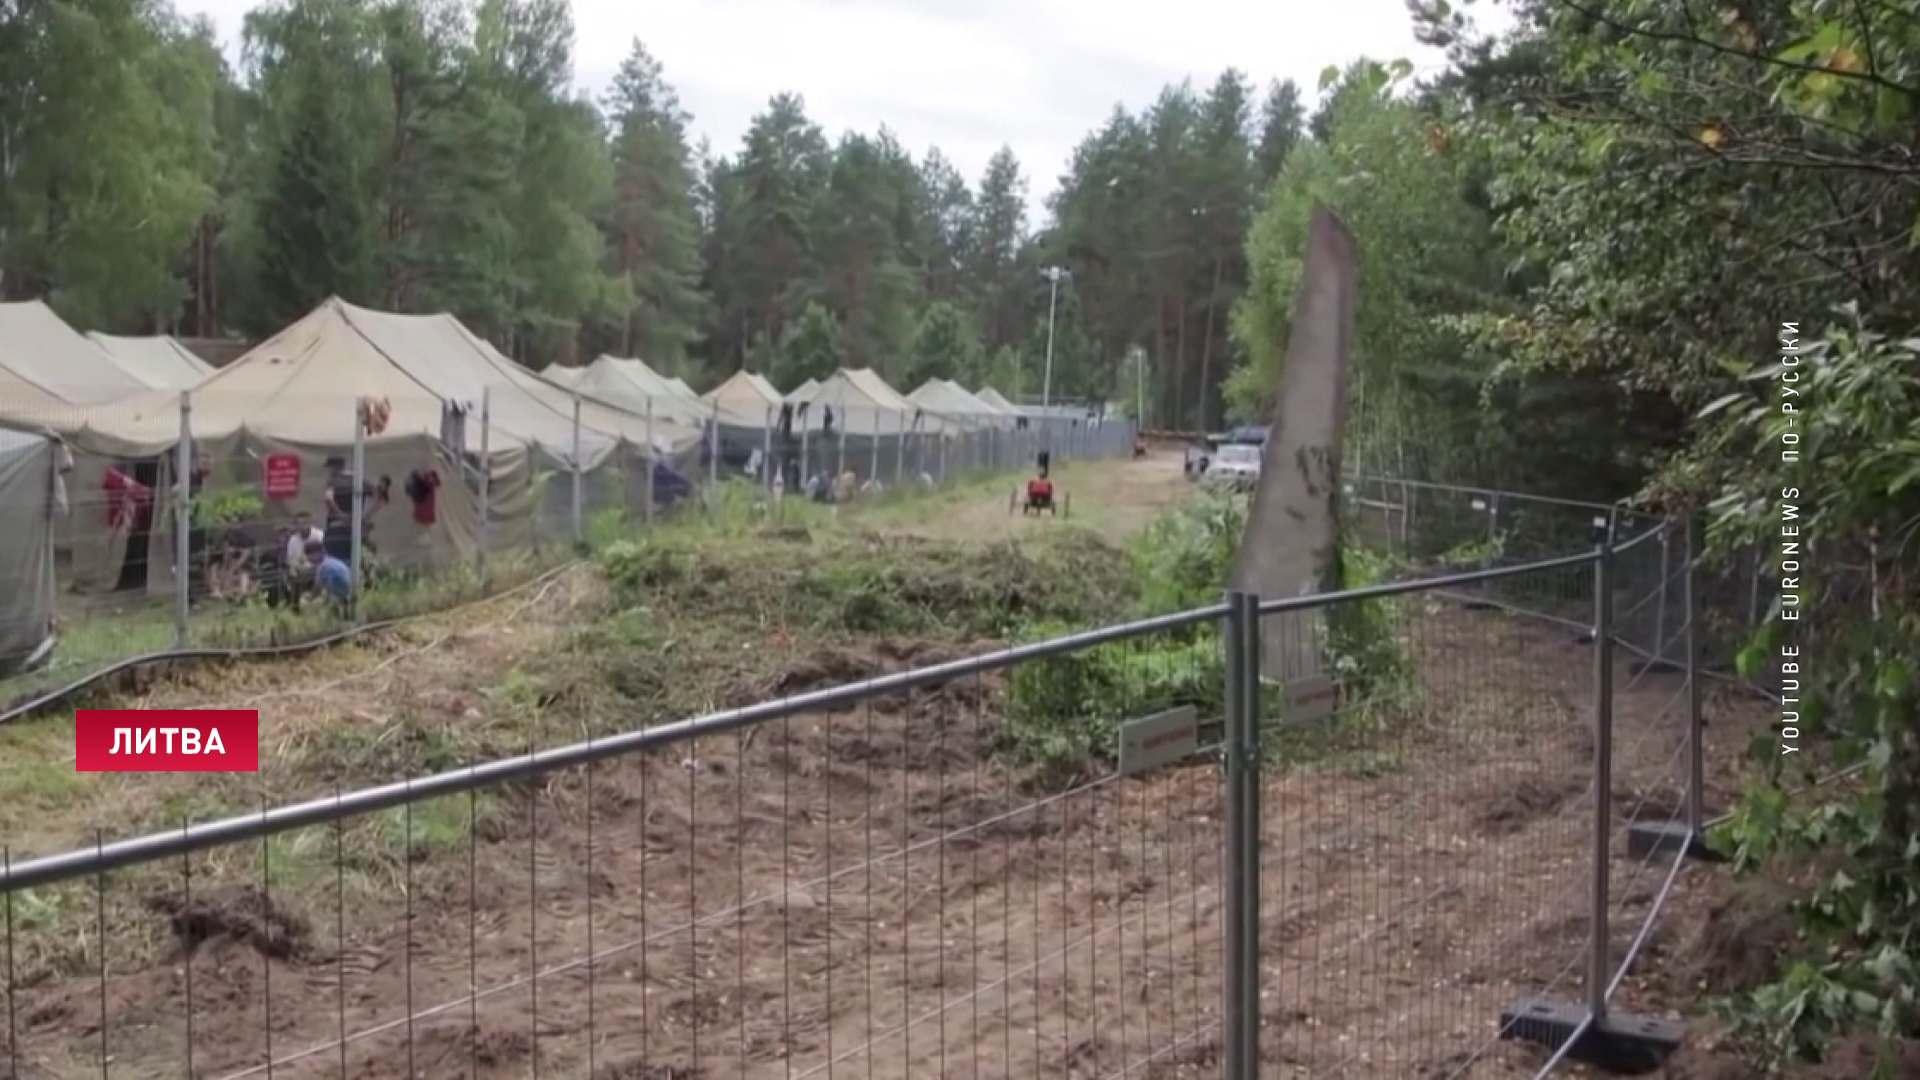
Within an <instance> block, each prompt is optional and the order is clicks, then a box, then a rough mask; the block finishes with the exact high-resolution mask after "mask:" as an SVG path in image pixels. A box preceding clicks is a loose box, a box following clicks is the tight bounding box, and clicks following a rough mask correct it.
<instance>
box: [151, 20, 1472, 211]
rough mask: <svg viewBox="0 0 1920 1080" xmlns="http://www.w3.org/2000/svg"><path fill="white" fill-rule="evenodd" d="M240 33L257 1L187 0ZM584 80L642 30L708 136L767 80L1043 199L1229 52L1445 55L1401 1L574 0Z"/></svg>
mask: <svg viewBox="0 0 1920 1080" xmlns="http://www.w3.org/2000/svg"><path fill="white" fill-rule="evenodd" d="M179 2H180V3H181V4H182V7H183V10H185V11H188V12H203V13H205V14H207V15H210V16H212V17H213V20H214V22H215V23H216V25H217V26H218V27H219V30H220V32H221V34H222V35H223V36H224V37H226V38H227V39H228V40H229V41H231V40H232V39H234V38H235V37H237V36H238V34H239V32H240V23H241V17H242V16H243V15H244V13H245V12H246V11H247V9H248V8H249V7H251V6H253V4H252V3H250V2H249V0H179ZM573 10H574V19H575V21H576V23H577V26H578V30H579V43H578V46H577V48H576V51H575V64H576V72H577V76H578V79H579V81H580V83H581V85H582V86H583V88H585V89H587V90H589V91H592V92H594V93H596V94H597V93H598V92H599V91H600V90H601V89H602V88H603V87H605V86H606V84H607V82H608V81H609V80H610V78H611V76H612V74H613V72H614V70H615V69H616V68H617V67H618V66H619V63H620V60H621V58H622V57H623V56H625V54H626V52H627V47H628V43H629V42H631V41H632V40H633V39H634V38H636V37H637V38H639V39H640V40H642V41H644V42H645V43H646V45H647V48H648V49H650V50H651V51H652V52H653V54H654V55H655V56H656V57H658V58H659V60H660V62H661V64H662V65H664V66H665V68H666V76H667V79H668V81H669V82H671V83H672V84H673V85H674V86H675V87H676V88H677V89H678V90H679V92H680V95H681V98H682V99H683V101H684V102H685V104H686V106H687V108H688V109H689V111H691V112H692V113H693V116H694V129H695V132H696V133H697V134H698V135H704V136H706V137H707V138H708V139H710V140H711V141H712V143H713V145H714V147H715V148H716V149H717V150H720V151H722V152H732V151H733V150H734V149H735V148H736V147H737V146H738V145H739V142H740V138H741V136H742V135H743V134H744V133H745V132H746V129H747V124H748V121H749V120H750V119H751V118H752V117H753V115H754V114H755V113H756V112H758V111H760V109H761V108H762V107H763V106H764V105H765V104H766V101H767V99H768V98H769V97H771V96H772V95H774V94H776V93H779V92H781V91H793V92H797V93H799V94H801V95H802V96H804V97H805V99H806V102H807V108H808V112H809V113H810V114H811V115H812V116H813V118H814V120H815V121H817V122H818V123H820V124H821V125H822V126H823V127H824V128H825V129H826V130H827V132H828V133H829V134H830V135H833V136H837V135H838V134H839V133H840V132H843V131H846V130H850V129H851V130H860V131H873V130H875V129H877V128H879V127H880V126H881V125H882V124H885V125H886V126H887V127H889V128H891V129H892V130H893V131H894V133H895V134H896V135H897V136H899V138H900V139H901V141H902V142H903V143H905V144H906V145H907V146H909V147H910V148H912V149H913V150H914V152H915V153H916V154H918V153H922V152H924V151H925V150H926V149H927V148H928V147H931V146H938V147H939V148H940V149H941V150H942V151H943V152H944V153H945V154H946V155H947V156H948V158H950V159H951V160H952V161H953V162H954V163H955V164H956V165H957V166H959V167H960V169H961V170H962V171H964V172H965V173H966V174H967V175H968V176H969V177H971V178H973V179H974V180H976V181H977V180H978V179H979V177H980V175H981V173H982V172H983V171H984V169H985V167H986V163H987V159H988V158H989V157H990V156H992V154H993V152H994V151H995V150H996V149H997V148H999V147H1000V146H1001V145H1002V144H1006V145H1009V146H1012V147H1013V150H1014V153H1015V154H1017V155H1018V156H1019V158H1020V162H1021V165H1022V166H1023V168H1024V170H1025V172H1026V174H1027V177H1028V179H1029V184H1030V191H1029V193H1028V195H1029V201H1030V203H1031V204H1032V205H1033V206H1034V207H1035V208H1036V209H1037V208H1038V207H1039V206H1040V205H1041V204H1042V202H1043V200H1044V197H1045V195H1046V194H1047V192H1049V191H1051V190H1052V189H1053V188H1054V187H1055V186H1056V184H1057V182H1058V179H1059V176H1060V174H1061V172H1062V171H1063V170H1064V169H1065V167H1066V164H1067V161H1068V158H1069V155H1070V154H1071V152H1072V150H1073V147H1074V144H1075V143H1077V142H1078V141H1079V140H1080V139H1081V137H1082V136H1084V135H1086V134H1087V132H1088V131H1090V130H1091V129H1093V128H1094V127H1096V126H1098V125H1099V124H1100V123H1101V122H1102V121H1103V120H1104V119H1105V118H1106V116H1107V114H1108V113H1109V112H1110V111H1111V110H1112V108H1113V106H1114V104H1115V103H1116V102H1121V103H1125V104H1126V105H1127V106H1128V107H1129V108H1138V107H1140V106H1143V105H1145V104H1147V103H1148V102H1150V101H1152V99H1153V98H1154V96H1155V95H1156V94H1158V93H1159V91H1160V88H1161V87H1162V86H1164V85H1166V84H1167V83H1170V82H1177V81H1179V80H1180V79H1183V78H1192V79H1193V81H1194V83H1195V84H1196V86H1197V87H1199V88H1201V89H1204V88H1205V86H1206V85H1207V84H1208V83H1210V82H1211V81H1212V80H1213V79H1214V77H1215V76H1217V75H1218V74H1219V73H1220V72H1221V71H1222V70H1224V69H1226V68H1229V67H1236V68H1239V69H1240V70H1241V71H1243V72H1245V73H1247V75H1249V76H1250V77H1251V78H1252V79H1253V81H1254V83H1255V85H1256V86H1260V87H1264V86H1265V84H1266V83H1267V82H1268V81H1269V80H1271V79H1278V78H1292V79H1293V80H1294V81H1295V82H1297V83H1299V84H1300V87H1301V89H1302V90H1303V91H1304V92H1305V93H1306V94H1307V95H1308V96H1309V98H1311V96H1312V95H1313V94H1314V93H1315V92H1316V87H1317V84H1318V79H1319V74H1320V72H1321V70H1322V69H1324V68H1325V67H1326V66H1327V65H1329V64H1344V63H1346V62H1347V61H1349V60H1352V59H1354V58H1356V57H1360V56H1367V57H1371V58H1373V59H1377V60H1392V59H1396V58H1401V57H1404V58H1406V59H1408V60H1411V61H1413V62H1414V64H1415V66H1416V68H1417V69H1419V70H1421V71H1430V70H1434V69H1437V68H1438V66H1439V58H1438V56H1436V55H1435V54H1433V53H1432V52H1431V51H1429V50H1425V49H1423V48H1421V47H1420V46H1419V45H1418V44H1417V43H1415V42H1414V40H1413V33H1412V24H1411V22H1410V20H1409V18H1408V16H1407V13H1406V9H1405V7H1404V4H1403V0H1346V2H1343V3H1339V4H1334V3H1328V2H1326V0H1290V2H1281V3H1275V2H1272V0H1268V2H1266V3H1259V2H1254V3H1248V2H1247V0H1180V2H1177V3H1173V4H1166V3H1157V4H1147V3H1142V4H1140V6H1139V7H1131V6H1129V5H1126V4H1120V5H1115V4H1113V3H1111V2H1108V0H643V2H636V0H574V3H573Z"/></svg>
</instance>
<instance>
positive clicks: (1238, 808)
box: [1221, 591, 1260, 1080]
mask: <svg viewBox="0 0 1920 1080" xmlns="http://www.w3.org/2000/svg"><path fill="white" fill-rule="evenodd" d="M1225 636H1226V642H1225V646H1226V668H1227V672H1226V675H1227V686H1226V711H1227V717H1226V720H1227V724H1226V739H1225V750H1226V762H1225V765H1226V785H1225V792H1224V799H1225V806H1224V807H1223V808H1222V809H1223V816H1224V818H1225V820H1226V831H1227V842H1226V860H1227V865H1226V881H1227V890H1226V892H1227V895H1226V938H1227V941H1226V952H1227V955H1226V964H1225V976H1226V978H1225V986H1224V987H1223V988H1222V997H1223V1000H1222V1001H1221V1018H1222V1021H1223V1023H1224V1027H1223V1031H1224V1033H1225V1036H1226V1053H1225V1054H1224V1055H1223V1056H1222V1061H1223V1066H1224V1069H1225V1071H1224V1072H1223V1073H1222V1076H1223V1077H1224V1080H1256V1078H1257V1077H1258V1075H1259V1071H1260V597H1259V596H1258V595H1256V594H1254V593H1248V592H1239V591H1234V592H1229V593H1228V594H1227V626H1226V635H1225Z"/></svg>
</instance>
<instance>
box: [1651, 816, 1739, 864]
mask: <svg viewBox="0 0 1920 1080" xmlns="http://www.w3.org/2000/svg"><path fill="white" fill-rule="evenodd" d="M1676 851H1677V852H1679V853H1680V854H1681V856H1682V857H1684V858H1688V859H1692V860H1694V861H1696V862H1703V863H1722V862H1726V861H1727V857H1726V855H1724V854H1722V853H1721V852H1718V851H1715V850H1714V849H1713V848H1712V847H1711V846H1709V845H1708V844H1707V838H1706V837H1705V836H1703V835H1701V834H1700V833H1697V832H1694V831H1693V830H1692V829H1690V828H1688V827H1687V826H1686V824H1685V823H1684V822H1679V821H1636V822H1634V823H1633V824H1632V825H1629V826H1627V854H1628V855H1630V856H1632V857H1633V858H1636V859H1645V858H1648V857H1650V856H1653V855H1670V854H1672V853H1674V852H1676Z"/></svg>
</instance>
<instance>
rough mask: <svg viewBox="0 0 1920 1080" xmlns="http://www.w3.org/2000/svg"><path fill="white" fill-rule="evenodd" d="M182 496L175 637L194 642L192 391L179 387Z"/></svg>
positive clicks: (181, 643)
mask: <svg viewBox="0 0 1920 1080" xmlns="http://www.w3.org/2000/svg"><path fill="white" fill-rule="evenodd" d="M173 471H174V472H175V473H177V474H178V475H177V476H176V477H175V478H174V480H175V483H177V484H178V485H179V487H178V488H176V490H177V491H179V493H180V496H179V498H178V499H176V500H175V501H174V504H173V552H174V554H173V565H174V567H175V572H174V575H173V641H174V644H175V645H176V646H177V647H179V648H182V649H184V648H186V647H187V646H188V645H190V644H192V635H193V631H192V628H191V624H190V621H189V620H190V619H191V618H192V609H193V551H192V548H193V395H192V394H190V393H188V392H187V391H185V390H182V391H180V443H179V445H177V446H175V447H174V448H173Z"/></svg>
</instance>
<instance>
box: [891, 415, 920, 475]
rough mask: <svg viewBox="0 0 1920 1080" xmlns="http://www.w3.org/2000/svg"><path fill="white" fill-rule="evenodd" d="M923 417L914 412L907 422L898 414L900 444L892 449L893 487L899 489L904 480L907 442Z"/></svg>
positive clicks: (904, 417) (905, 418)
mask: <svg viewBox="0 0 1920 1080" xmlns="http://www.w3.org/2000/svg"><path fill="white" fill-rule="evenodd" d="M925 416H926V414H925V413H923V412H920V411H918V410H915V412H914V414H913V419H912V420H911V421H909V420H908V419H907V414H906V413H901V414H900V442H899V443H898V444H897V445H896V446H894V448H893V486H894V487H899V486H900V485H901V484H902V483H903V482H904V481H905V479H906V475H907V440H908V439H909V438H911V437H912V436H913V433H914V431H915V429H917V428H919V427H920V422H921V420H922V418H924V417H925Z"/></svg>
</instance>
